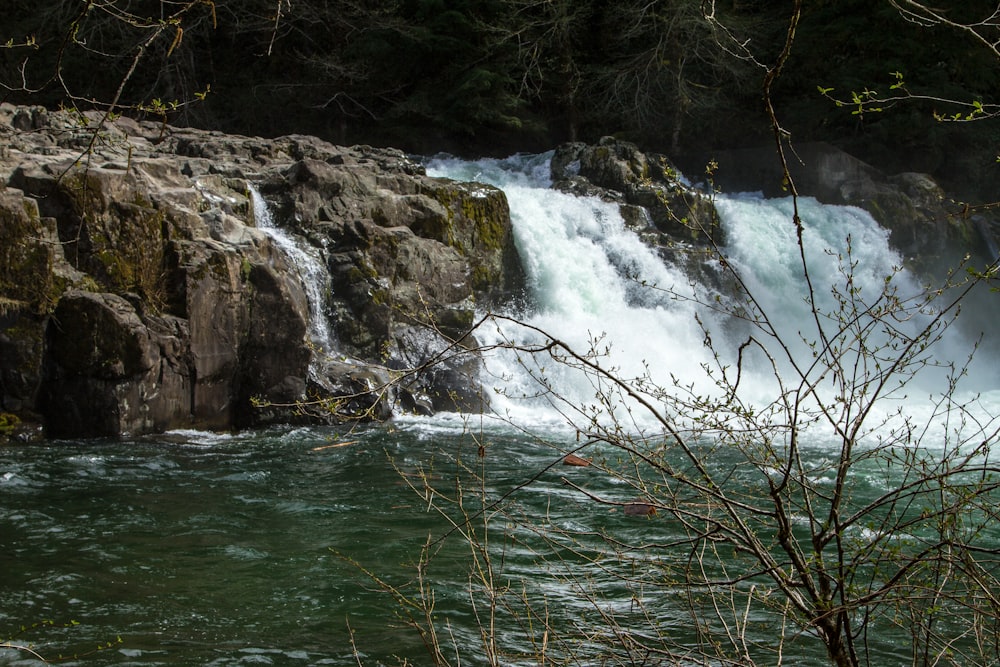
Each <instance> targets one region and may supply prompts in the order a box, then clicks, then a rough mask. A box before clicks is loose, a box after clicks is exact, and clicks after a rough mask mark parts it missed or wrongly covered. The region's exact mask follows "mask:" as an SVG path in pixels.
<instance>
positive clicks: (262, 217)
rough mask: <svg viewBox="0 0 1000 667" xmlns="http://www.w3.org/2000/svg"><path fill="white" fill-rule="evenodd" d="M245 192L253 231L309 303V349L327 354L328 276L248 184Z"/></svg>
mask: <svg viewBox="0 0 1000 667" xmlns="http://www.w3.org/2000/svg"><path fill="white" fill-rule="evenodd" d="M247 189H248V190H249V191H250V198H251V200H252V202H253V212H254V219H255V220H256V222H257V227H258V228H259V229H260V230H261V231H263V232H264V233H265V234H267V235H268V236H269V237H270V238H271V240H272V241H274V244H275V245H276V246H278V248H279V249H280V250H281V252H283V253H284V254H285V256H286V257H288V259H289V263H290V264H291V265H292V267H293V268H294V269H295V271H296V272H298V275H299V282H300V283H301V284H302V288H303V289H304V290H305V293H306V299H307V300H308V301H309V337H310V339H311V341H312V343H313V345H315V346H316V348H317V350H318V351H319V352H320V353H323V354H327V353H330V352H331V351H333V349H334V347H335V340H334V336H333V333H332V332H331V331H330V325H329V322H328V320H327V317H326V313H325V312H324V303H325V302H326V298H325V295H326V293H327V292H328V291H329V290H330V274H329V272H328V271H327V269H326V266H325V265H324V264H323V260H322V258H320V256H319V253H318V251H317V250H316V249H315V248H313V247H312V246H310V245H308V244H305V243H299V242H298V241H296V240H295V238H293V237H292V235H290V234H289V233H288V232H286V231H285V230H283V229H282V228H281V227H278V226H277V225H276V224H275V223H274V217H273V216H272V215H271V209H270V207H269V206H268V204H267V201H266V200H265V199H264V197H263V196H262V195H261V194H260V191H259V190H257V188H256V187H255V186H254V185H253V184H252V183H249V182H248V183H247Z"/></svg>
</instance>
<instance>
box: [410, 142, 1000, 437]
mask: <svg viewBox="0 0 1000 667" xmlns="http://www.w3.org/2000/svg"><path fill="white" fill-rule="evenodd" d="M427 170H428V174H430V175H434V176H444V177H449V178H454V179H457V180H466V181H468V180H475V181H480V182H487V183H491V184H493V185H496V186H498V187H500V188H502V189H503V190H504V191H505V192H506V194H507V197H508V200H509V203H510V207H511V217H512V221H513V224H514V234H515V241H516V244H517V247H518V250H519V252H520V255H521V259H522V262H523V264H524V267H525V270H526V273H527V278H528V285H529V292H530V293H529V295H528V301H529V304H530V306H529V307H528V308H527V309H526V311H525V312H519V313H512V315H515V316H516V317H518V318H519V319H520V320H522V321H523V322H525V323H527V324H529V325H530V326H532V327H537V328H538V329H541V330H543V331H545V332H546V333H548V334H549V335H550V336H552V337H554V338H557V339H559V340H561V341H565V342H566V343H567V344H568V345H569V346H570V347H572V348H573V349H575V350H577V351H581V352H585V351H587V350H589V349H591V348H594V349H596V350H598V351H599V352H601V353H602V355H601V357H600V359H599V361H600V363H601V365H602V366H603V367H605V368H613V369H614V370H615V372H616V374H617V375H618V376H619V377H623V378H637V377H640V376H647V375H648V377H649V378H650V379H651V381H652V382H653V383H655V384H656V385H659V386H661V387H670V386H672V384H673V383H674V382H675V381H676V382H677V383H679V384H680V385H682V386H684V387H688V386H690V387H691V388H692V390H693V391H694V392H697V393H699V394H709V393H712V392H713V391H717V389H716V387H715V385H714V384H713V383H711V382H710V379H709V378H708V376H707V375H706V372H705V370H704V368H705V367H706V366H713V365H714V364H715V362H714V360H713V353H714V352H718V353H719V354H720V355H721V357H722V359H723V361H725V362H728V363H732V362H733V361H734V359H735V354H736V348H737V346H738V345H739V344H740V343H741V342H742V341H743V340H744V339H745V336H746V333H745V331H746V328H745V327H743V328H740V327H738V326H736V327H734V324H733V322H732V321H731V320H728V319H727V318H725V317H723V316H722V315H719V314H718V313H717V311H716V309H713V308H711V307H710V306H711V305H712V303H713V300H714V295H713V294H712V293H711V292H710V290H708V289H707V288H704V287H700V286H691V285H690V284H689V283H690V282H691V281H690V279H689V278H688V277H687V276H686V275H684V273H682V272H681V271H680V270H679V269H678V268H676V267H673V266H670V265H667V264H665V263H664V261H663V260H662V259H661V258H660V257H659V256H658V255H657V254H656V253H655V252H654V251H653V250H651V249H650V248H649V247H648V246H646V245H645V244H644V243H642V242H641V241H640V240H639V239H638V237H637V236H636V235H635V234H634V233H633V232H631V231H630V230H628V229H627V228H626V227H625V225H624V223H623V221H622V218H621V216H620V215H619V213H618V209H617V206H616V205H613V204H607V203H604V202H602V201H599V200H597V199H592V198H579V197H575V196H570V195H566V194H563V193H561V192H558V191H554V190H551V189H549V185H550V183H549V175H548V174H549V172H548V155H543V156H535V157H530V158H520V157H514V158H508V159H506V160H480V161H476V162H466V161H461V160H452V159H438V160H435V161H433V162H431V163H430V164H428V166H427ZM717 206H718V210H719V213H720V215H721V218H722V224H723V229H724V233H725V237H726V239H727V247H726V248H724V249H723V251H724V253H725V255H726V258H727V261H728V262H730V263H731V264H732V266H734V267H735V268H736V270H737V271H738V272H739V274H740V275H741V276H742V278H743V280H744V281H745V283H746V284H747V286H748V288H749V289H750V291H751V293H752V294H754V295H755V297H756V298H757V299H758V303H759V305H760V307H761V309H762V310H763V312H764V313H765V314H766V315H767V316H768V317H769V318H770V320H771V322H772V323H773V325H774V328H775V329H776V330H777V331H778V332H780V333H781V334H782V336H783V338H784V339H785V340H786V341H788V342H789V344H790V347H791V349H792V353H793V354H794V355H796V356H798V357H799V360H800V362H801V361H802V360H806V363H807V364H808V360H809V359H810V358H811V357H810V352H809V350H808V347H807V344H806V343H805V342H802V339H805V340H809V341H812V340H816V339H817V333H816V327H817V325H816V324H815V322H814V320H813V318H812V314H811V309H810V307H809V304H808V302H807V301H806V296H807V294H808V290H807V288H806V285H805V282H804V279H803V276H802V270H801V260H800V257H799V252H798V249H797V245H796V237H795V227H794V225H793V224H792V222H791V220H792V215H791V200H790V199H777V200H765V199H762V198H761V197H759V196H752V195H742V196H735V197H721V196H720V197H719V198H718V199H717ZM799 208H800V214H801V217H802V219H803V220H804V224H805V227H806V231H805V245H806V248H807V251H808V252H807V262H808V265H809V267H810V275H811V277H812V281H813V286H814V290H815V294H816V303H817V304H818V309H819V310H820V311H826V312H833V311H836V301H835V299H834V297H833V293H834V289H835V288H836V289H838V290H841V291H843V290H845V289H846V287H847V286H846V285H845V278H844V275H845V274H844V271H843V267H844V265H845V264H853V270H852V273H853V276H854V285H853V286H854V287H855V288H857V289H858V290H860V292H859V294H860V297H861V299H863V300H866V301H875V300H876V299H877V297H878V296H879V295H880V294H881V293H882V291H883V288H884V286H885V285H886V283H887V281H891V284H892V285H893V286H894V287H895V290H896V294H897V295H898V296H899V297H900V298H904V299H905V298H908V297H911V296H913V295H916V294H919V293H920V291H921V290H920V288H919V286H918V285H917V284H916V282H915V281H914V280H913V279H912V278H911V277H910V276H909V275H908V274H907V273H906V272H905V271H901V270H900V269H899V268H898V267H899V266H900V265H901V263H902V261H901V258H900V257H899V256H898V254H897V253H896V252H894V251H893V250H892V249H891V247H890V245H889V242H888V233H887V232H886V231H885V230H883V229H882V228H880V227H879V226H878V224H877V223H876V222H875V221H874V220H873V219H872V218H871V216H870V215H868V214H867V213H866V212H864V211H862V210H860V209H857V208H852V207H838V206H824V205H821V204H819V203H817V202H816V201H815V200H812V199H809V198H802V199H800V200H799ZM848 239H849V241H848ZM928 317H929V315H918V316H917V317H916V318H914V319H913V320H911V321H903V322H897V321H895V320H890V322H891V323H892V325H893V326H894V328H896V329H898V330H900V331H902V332H904V333H908V332H909V333H912V332H915V331H917V329H918V328H919V327H920V326H922V324H923V323H926V321H927V320H928ZM699 319H700V321H701V323H703V324H704V326H705V330H703V329H702V327H701V326H700V325H699V323H698V322H699ZM823 326H824V327H827V326H832V323H831V322H829V321H826V320H824V321H823ZM706 331H707V332H708V338H707V337H706ZM870 335H871V337H872V339H873V340H877V336H878V335H879V332H878V331H877V330H875V331H872V332H871V333H870ZM479 337H480V339H481V340H482V341H483V342H484V343H486V344H491V343H492V344H501V343H503V342H509V341H514V342H517V343H525V342H530V341H540V340H543V338H542V337H541V336H538V335H536V334H534V333H532V332H530V331H526V330H524V329H523V328H519V327H517V326H513V325H509V324H508V323H505V322H502V323H500V325H499V326H498V327H496V328H495V329H491V330H488V331H486V330H484V331H481V332H480V336H479ZM709 338H710V339H711V344H712V347H711V348H710V347H709V346H708V345H706V342H707V341H708V339H709ZM770 342H771V343H773V342H774V341H773V340H772V341H770ZM938 347H939V348H940V349H938V348H935V351H936V353H938V354H940V353H941V350H947V351H948V354H949V355H954V359H955V360H957V361H959V362H961V361H962V360H964V358H965V357H966V356H967V354H968V352H969V349H970V347H969V345H968V344H967V343H966V342H965V341H963V340H961V339H960V338H959V337H957V336H956V337H954V339H953V340H952V339H946V340H945V341H944V342H943V344H942V345H941V346H938ZM778 351H779V352H780V350H778ZM756 361H757V363H758V364H760V362H761V361H763V357H760V356H758V358H757V359H756ZM780 361H781V360H780V359H779V362H780ZM989 361H990V360H980V364H979V366H980V367H982V366H983V365H986V366H989ZM487 368H488V372H489V374H490V376H491V377H490V378H488V379H487V384H492V385H493V386H496V387H497V388H498V389H500V391H501V395H500V396H499V397H497V398H496V399H494V407H495V408H497V409H498V410H499V411H500V412H501V413H504V414H506V415H508V416H509V417H511V418H512V419H513V420H514V421H516V422H519V423H531V424H536V425H537V424H548V425H552V424H554V423H559V422H561V421H563V420H564V418H565V417H564V415H561V414H559V411H558V410H555V411H554V410H553V409H552V408H553V404H552V401H551V398H552V396H553V395H554V394H547V395H546V396H544V397H538V396H537V394H538V392H539V389H540V384H539V383H538V381H537V378H538V377H539V376H544V378H545V379H544V382H545V383H548V384H549V386H552V387H554V388H555V389H556V393H558V394H560V395H562V396H563V397H565V398H566V399H567V401H566V402H565V403H562V402H559V401H557V402H556V403H557V406H556V407H559V406H561V409H562V410H565V409H567V408H568V407H569V406H571V405H587V404H590V405H591V406H592V407H591V408H590V410H591V411H592V412H589V413H587V414H594V412H593V411H597V412H601V410H600V409H599V408H597V407H593V403H594V400H595V395H596V394H597V393H598V388H597V387H595V386H594V383H593V379H592V376H590V377H588V376H585V375H583V374H580V373H574V372H571V371H569V370H567V369H566V368H564V367H563V366H562V365H560V364H557V363H553V362H552V360H551V359H550V358H548V357H547V356H546V355H536V356H535V357H533V358H532V357H529V356H528V355H525V354H520V355H517V354H514V353H507V354H497V355H493V356H491V357H490V358H489V359H488V361H487ZM752 368H753V367H752V366H750V367H748V370H752ZM761 370H763V371H764V372H762V373H760V374H759V375H756V376H754V375H752V374H750V373H747V374H745V375H746V377H744V378H742V379H741V387H740V388H741V392H744V395H745V396H747V397H749V399H750V400H751V401H753V400H755V399H762V400H764V401H767V400H773V398H774V396H775V378H774V373H773V372H772V371H770V370H768V369H761ZM532 376H535V377H532ZM541 387H542V388H543V389H544V385H541ZM996 388H997V387H996V386H988V387H987V389H988V390H993V389H996ZM924 395H925V396H926V394H924ZM991 396H992V398H990V397H988V399H989V400H988V401H987V407H986V408H985V409H984V410H985V412H986V413H987V414H985V415H984V417H983V418H984V419H990V418H991V416H990V415H991V414H993V415H995V414H997V410H996V409H995V408H996V407H997V404H998V402H1000V392H993V393H992V394H991ZM892 407H893V408H894V407H895V406H892ZM570 409H572V408H570ZM577 419H579V415H578V416H577Z"/></svg>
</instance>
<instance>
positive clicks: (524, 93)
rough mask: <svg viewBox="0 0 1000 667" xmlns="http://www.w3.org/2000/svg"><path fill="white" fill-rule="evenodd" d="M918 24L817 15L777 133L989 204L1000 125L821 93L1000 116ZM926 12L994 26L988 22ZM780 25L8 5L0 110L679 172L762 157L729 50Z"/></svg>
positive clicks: (601, 15)
mask: <svg viewBox="0 0 1000 667" xmlns="http://www.w3.org/2000/svg"><path fill="white" fill-rule="evenodd" d="M914 7H916V8H918V9H919V8H920V7H922V5H916V4H915V3H912V2H908V1H907V0H880V1H879V2H871V1H866V0H836V1H832V0H807V1H806V2H804V3H803V16H802V22H801V25H800V28H799V35H798V38H797V39H796V42H795V49H794V50H793V53H792V57H791V59H790V61H789V63H788V66H787V67H786V71H785V72H784V73H783V76H782V78H781V81H780V86H779V88H778V90H776V91H775V93H776V100H777V102H779V103H780V104H781V105H782V109H783V111H784V114H785V118H784V119H783V120H784V123H785V126H786V128H787V129H789V130H790V131H791V132H792V133H793V137H794V138H795V139H797V140H798V141H808V140H825V141H831V142H834V143H837V144H839V145H842V146H844V147H845V148H847V149H848V150H850V151H852V152H854V153H855V154H857V155H859V156H860V157H862V158H863V159H868V160H870V161H873V162H874V163H876V164H877V165H879V166H885V167H886V168H887V169H893V170H899V169H902V168H905V169H909V170H925V171H930V172H933V173H935V174H936V175H938V176H939V177H945V178H947V177H948V176H949V175H957V178H958V179H962V178H971V177H972V176H973V175H974V176H975V177H976V178H979V179H980V180H982V181H983V182H982V183H980V184H979V185H980V186H981V187H982V188H984V189H985V188H988V187H991V185H992V183H993V180H994V177H993V176H992V174H991V170H990V169H989V168H988V167H987V165H989V164H991V163H992V161H993V155H992V153H993V152H994V151H993V148H992V146H993V145H994V144H995V143H996V141H994V139H1000V137H994V136H992V134H991V133H995V132H996V130H993V129H991V128H990V126H988V125H983V124H976V125H977V126H976V127H975V128H969V127H962V126H959V125H957V124H950V125H949V124H940V123H935V122H934V121H933V115H934V114H935V113H939V112H941V111H942V109H940V108H938V107H940V106H941V105H935V104H932V103H930V102H923V103H913V104H907V105H898V106H897V107H896V108H893V109H890V110H887V111H888V112H886V113H880V114H864V115H863V116H861V117H859V116H858V115H852V114H851V113H850V110H845V109H839V108H837V107H835V105H833V104H832V103H831V102H830V100H829V99H828V98H825V97H824V96H823V95H821V94H819V93H818V92H817V89H818V88H826V89H832V90H834V91H837V92H838V93H841V94H844V95H847V94H850V92H851V91H859V90H866V89H877V90H879V92H885V91H886V89H888V88H889V87H890V86H891V85H892V84H893V82H894V81H895V80H896V79H894V76H896V74H895V73H901V74H902V76H904V77H905V80H906V83H907V85H908V87H909V88H908V89H909V90H911V91H913V92H916V93H919V94H920V95H927V96H934V97H938V98H944V99H956V100H972V99H977V100H987V99H989V97H990V96H991V95H992V94H993V92H994V91H995V90H997V83H998V72H1000V68H998V64H1000V62H998V59H997V57H996V54H994V53H991V52H990V50H989V49H988V48H984V46H983V43H981V42H977V40H976V38H975V36H974V35H972V34H969V33H968V32H963V31H962V30H960V29H956V27H955V26H954V25H952V26H949V25H943V24H942V22H941V21H936V20H933V19H932V18H928V17H927V16H923V15H921V14H920V13H919V12H918V11H917V10H916V9H914ZM935 8H936V10H937V11H939V12H941V15H942V16H943V17H946V19H947V20H948V21H952V22H954V23H955V24H956V25H968V24H976V23H977V22H978V23H980V24H982V22H983V21H984V19H986V18H988V17H990V16H991V15H992V13H993V11H994V10H995V9H996V3H995V2H993V1H992V0H991V1H989V2H987V1H985V0H974V1H967V0H963V1H961V2H960V1H959V0H948V1H947V2H938V3H935ZM706 11H710V12H712V13H713V16H714V17H715V19H716V20H717V22H716V23H712V22H710V21H707V20H706V19H705V15H704V13H705V12H706ZM785 14H787V8H784V7H783V6H779V3H765V2H758V1H756V0H726V1H723V0H716V1H715V2H694V1H692V0H656V1H654V2H648V0H623V1H622V2H616V3H608V2H604V1H602V0H555V1H553V0H389V1H387V2H377V3H372V2H363V1H362V0H298V1H297V2H289V1H288V0H87V1H86V2H81V1H79V0H36V1H34V2H27V1H26V0H10V1H9V2H7V3H6V6H5V14H4V22H3V27H2V28H0V30H2V34H0V41H3V42H7V44H6V48H3V49H0V86H2V88H0V99H3V100H4V101H9V102H19V103H36V104H44V105H47V106H57V105H66V106H75V107H79V108H87V107H88V106H97V107H102V106H103V107H104V108H107V107H108V106H109V105H112V106H114V107H115V109H116V110H117V111H120V112H125V113H138V114H142V113H145V114H153V115H159V116H162V117H163V118H164V119H165V120H169V121H170V122H172V123H176V124H190V125H197V126H202V127H211V128H214V129H220V130H224V131H230V132H241V133H246V134H259V135H264V136H274V135H278V134H286V133H293V132H299V133H310V134H317V135H319V136H321V137H324V138H327V139H329V140H331V141H334V142H338V143H372V144H392V145H396V146H398V147H401V148H404V149H407V150H412V151H417V152H434V151H438V150H448V151H451V152H458V153H467V154H472V153H476V154H484V153H494V154H503V153H509V152H513V151H516V150H538V149H544V148H548V147H550V146H552V145H554V144H555V143H558V142H560V141H564V140H568V139H580V140H587V141H593V140H595V139H596V138H598V137H600V136H603V135H606V134H616V135H618V136H621V137H623V138H628V139H632V140H635V141H637V142H639V143H641V144H643V145H645V146H647V147H649V148H655V149H661V150H668V151H670V152H671V153H672V154H675V155H676V154H683V153H684V152H685V151H687V152H701V151H704V150H706V149H711V148H718V147H733V146H740V145H752V144H757V143H761V142H763V141H765V140H766V137H765V136H764V135H763V134H761V132H762V131H763V129H764V128H765V127H766V125H765V124H764V123H763V122H762V119H763V115H762V112H761V103H760V91H759V90H758V89H757V87H758V85H759V80H760V77H759V66H758V65H757V64H755V63H754V62H753V59H752V58H740V57H737V56H739V55H741V54H739V53H737V51H739V49H733V48H732V45H733V44H737V45H740V48H743V47H745V53H743V54H742V55H744V56H746V55H748V54H749V55H752V56H753V57H755V58H758V59H759V62H764V61H766V60H767V59H769V58H772V57H773V55H774V54H775V53H777V51H778V50H779V48H780V45H781V43H782V40H783V26H784V24H785V19H786V16H785ZM720 25H721V26H725V28H726V29H727V31H728V33H727V35H726V36H725V37H726V38H728V39H731V40H732V42H731V44H730V45H729V47H730V48H726V49H723V48H720V42H725V39H722V36H720V34H719V32H718V27H719V26H720ZM982 29H983V30H986V29H992V30H994V31H995V30H996V28H995V27H994V26H992V24H989V23H987V24H986V26H985V27H984V28H982ZM984 137H985V138H986V141H984ZM984 149H988V150H985V151H984Z"/></svg>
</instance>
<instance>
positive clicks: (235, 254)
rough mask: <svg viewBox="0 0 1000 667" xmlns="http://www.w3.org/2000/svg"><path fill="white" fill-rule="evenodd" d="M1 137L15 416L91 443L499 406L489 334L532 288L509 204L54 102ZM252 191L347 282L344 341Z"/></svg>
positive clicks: (338, 158)
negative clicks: (524, 281)
mask: <svg viewBox="0 0 1000 667" xmlns="http://www.w3.org/2000/svg"><path fill="white" fill-rule="evenodd" d="M0 144H3V145H4V146H5V148H4V149H3V151H2V152H0V179H2V182H3V183H4V184H5V185H6V187H5V189H4V191H3V192H2V196H0V362H2V366H0V413H13V414H17V415H18V416H20V417H21V419H22V420H24V419H36V420H38V421H40V422H41V423H44V425H45V428H46V432H47V433H48V434H50V435H53V436H60V437H80V436H104V435H118V434H122V433H144V432H156V431H162V430H166V429H171V428H179V427H195V428H212V429H225V428H231V427H239V426H247V425H258V424H264V423H268V422H273V421H281V422H295V421H308V422H315V421H323V422H334V421H338V420H341V419H345V418H360V419H381V418H385V417H387V416H388V415H389V414H391V412H392V411H393V410H394V409H411V410H419V411H422V412H432V411H436V410H478V409H481V408H482V407H483V403H482V400H483V399H482V398H481V392H480V391H479V387H478V383H477V381H476V376H477V368H478V364H479V358H478V356H477V354H476V342H475V339H474V338H473V337H472V336H471V335H470V334H469V329H470V327H471V325H472V324H473V320H474V314H475V308H476V307H477V306H478V305H483V304H485V303H487V302H489V301H491V300H494V299H499V298H502V297H503V296H504V294H505V293H506V292H507V291H508V290H513V289H515V288H516V287H517V280H518V278H517V272H518V266H519V263H518V261H517V257H516V251H515V250H514V246H513V242H512V236H511V229H510V218H509V211H508V209H507V203H506V199H505V197H504V195H503V193H502V192H500V191H499V190H496V189H494V188H490V187H488V186H483V185H479V184H462V183H455V182H452V181H448V180H445V179H436V178H429V177H427V176H426V175H425V172H424V170H423V168H422V167H421V166H420V165H419V164H418V163H417V162H415V161H413V160H411V159H409V158H408V157H407V156H406V155H404V154H402V153H401V152H399V151H394V150H380V149H372V148H368V147H353V148H341V147H335V146H332V145H330V144H327V143H325V142H322V141H320V140H318V139H315V138H311V137H298V136H292V137H283V138H279V139H275V140H265V139H260V138H251V137H236V136H229V135H222V134H219V133H213V132H204V131H197V130H190V129H178V128H171V127H165V126H161V125H159V124H157V123H144V122H143V123H140V122H135V121H132V120H128V119H125V118H119V119H116V120H114V121H113V122H111V121H109V122H102V121H101V119H100V118H99V117H97V116H71V115H69V114H63V113H52V112H46V111H45V110H43V109H28V108H15V107H10V106H0ZM249 184H256V187H257V189H258V190H259V191H260V192H262V193H263V196H264V197H265V198H266V199H267V200H268V201H269V202H270V205H271V209H272V211H273V213H274V216H275V221H276V223H277V224H278V225H279V226H282V227H283V228H285V229H286V230H287V231H289V232H291V233H293V235H294V236H295V237H296V239H297V241H298V242H299V243H302V244H311V246H312V248H311V252H313V253H314V254H315V255H316V256H318V257H320V259H321V262H322V263H323V264H324V265H325V267H326V268H327V270H328V272H329V276H330V281H329V289H328V291H327V293H325V294H322V295H321V299H322V303H321V304H318V308H317V309H318V310H319V311H321V312H322V313H324V314H325V315H326V316H327V317H328V318H329V320H330V322H331V324H332V329H333V332H334V336H333V338H334V340H332V341H330V344H329V345H328V346H317V344H316V341H315V340H313V339H312V338H311V337H310V335H309V329H310V303H309V301H308V298H307V295H306V293H305V291H304V289H303V285H302V282H301V279H300V278H299V275H298V272H297V271H296V270H295V268H296V267H294V266H293V265H292V262H293V260H291V259H290V258H289V256H288V255H287V254H286V253H285V252H283V251H282V250H281V248H280V247H279V246H278V245H277V244H276V243H275V242H274V239H273V238H272V237H271V236H270V235H269V234H268V233H266V230H262V229H260V228H259V227H258V226H257V225H256V224H255V220H254V213H253V206H252V204H251V201H250V197H249V191H248V189H249ZM313 305H314V306H315V305H316V304H313ZM431 362H434V363H433V364H432V363H431Z"/></svg>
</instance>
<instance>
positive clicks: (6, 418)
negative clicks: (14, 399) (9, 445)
mask: <svg viewBox="0 0 1000 667" xmlns="http://www.w3.org/2000/svg"><path fill="white" fill-rule="evenodd" d="M20 425H21V420H20V418H19V417H18V416H17V415H13V414H11V413H9V412H0V435H10V434H11V433H13V432H14V430H15V429H16V428H17V427H18V426H20Z"/></svg>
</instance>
